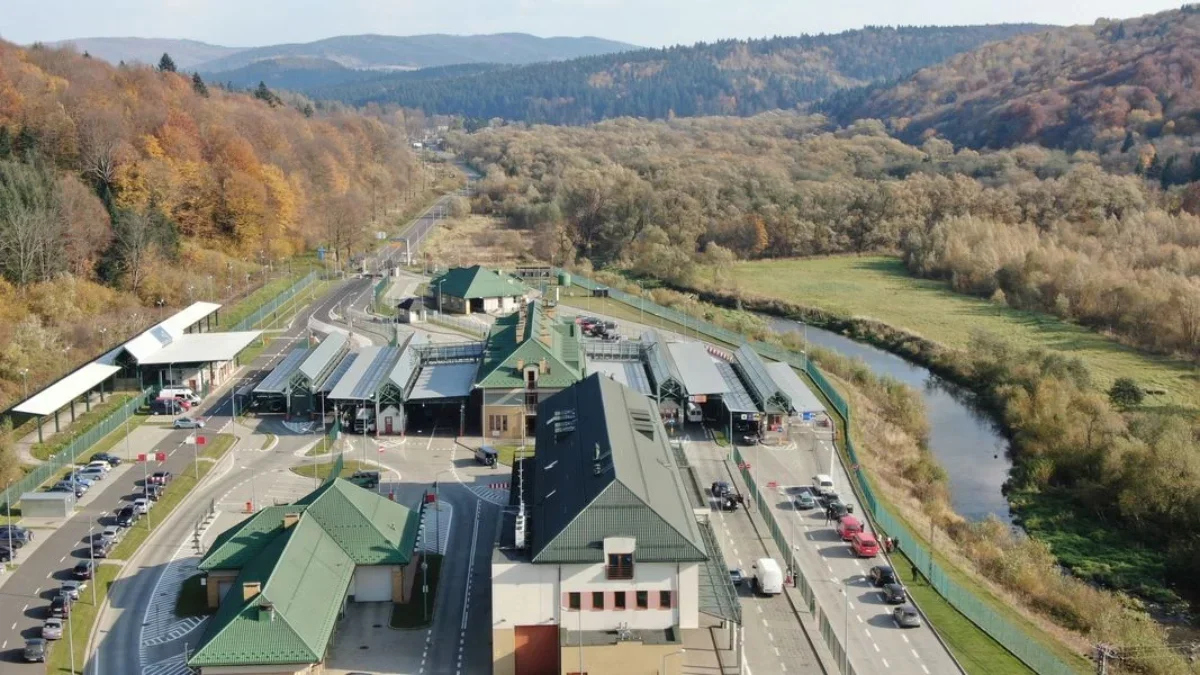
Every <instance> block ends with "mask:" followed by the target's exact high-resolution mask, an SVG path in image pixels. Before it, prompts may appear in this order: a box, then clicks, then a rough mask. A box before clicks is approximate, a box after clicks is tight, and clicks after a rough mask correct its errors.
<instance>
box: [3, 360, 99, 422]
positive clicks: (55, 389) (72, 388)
mask: <svg viewBox="0 0 1200 675" xmlns="http://www.w3.org/2000/svg"><path fill="white" fill-rule="evenodd" d="M120 370H121V369H120V368H118V367H117V366H106V365H103V364H100V363H89V364H87V365H86V366H84V367H82V368H80V369H79V370H76V371H75V372H73V373H71V374H70V375H67V376H65V377H63V378H62V379H61V380H59V381H58V382H55V383H54V384H52V385H50V386H49V387H46V388H45V389H43V390H41V391H39V392H38V393H36V394H34V395H33V396H32V397H31V398H29V399H28V400H26V401H24V402H22V403H21V405H18V406H16V407H15V408H13V410H15V411H16V412H19V413H25V414H28V415H51V414H53V413H54V412H55V411H56V410H62V409H63V407H64V406H66V405H67V404H68V403H70V402H71V401H73V400H74V399H76V398H78V397H80V396H83V395H84V394H85V393H87V392H88V391H90V390H91V389H92V388H93V387H95V386H96V385H98V384H100V383H101V382H103V381H105V380H107V379H108V378H110V377H112V376H113V373H116V372H118V371H120Z"/></svg>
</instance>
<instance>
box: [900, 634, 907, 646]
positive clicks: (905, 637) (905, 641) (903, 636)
mask: <svg viewBox="0 0 1200 675" xmlns="http://www.w3.org/2000/svg"><path fill="white" fill-rule="evenodd" d="M900 637H902V638H904V644H908V636H907V635H903V634H901V635H900Z"/></svg>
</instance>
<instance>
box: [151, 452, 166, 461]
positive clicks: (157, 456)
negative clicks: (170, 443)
mask: <svg viewBox="0 0 1200 675" xmlns="http://www.w3.org/2000/svg"><path fill="white" fill-rule="evenodd" d="M154 459H155V461H159V462H165V461H167V453H165V452H156V453H154Z"/></svg>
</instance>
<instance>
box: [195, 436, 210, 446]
mask: <svg viewBox="0 0 1200 675" xmlns="http://www.w3.org/2000/svg"><path fill="white" fill-rule="evenodd" d="M207 442H208V440H207V439H206V438H204V437H203V436H197V437H196V445H204V444H205V443H207Z"/></svg>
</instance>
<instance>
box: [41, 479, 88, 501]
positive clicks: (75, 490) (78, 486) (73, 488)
mask: <svg viewBox="0 0 1200 675" xmlns="http://www.w3.org/2000/svg"><path fill="white" fill-rule="evenodd" d="M87 491H88V487H87V486H86V485H84V484H83V483H72V482H70V481H65V480H60V481H58V482H57V483H55V484H54V485H52V486H50V487H49V488H47V489H46V492H67V493H70V494H73V495H75V498H76V499H79V498H80V497H82V496H83V495H84V493H86V492H87Z"/></svg>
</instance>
